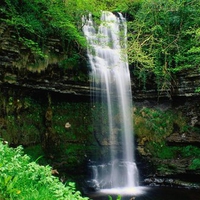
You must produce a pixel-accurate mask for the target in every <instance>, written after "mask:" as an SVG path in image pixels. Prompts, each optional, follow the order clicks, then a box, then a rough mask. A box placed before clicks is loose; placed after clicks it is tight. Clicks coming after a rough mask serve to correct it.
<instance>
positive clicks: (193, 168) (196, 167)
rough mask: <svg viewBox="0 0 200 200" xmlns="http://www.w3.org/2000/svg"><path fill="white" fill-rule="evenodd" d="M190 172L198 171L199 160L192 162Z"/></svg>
mask: <svg viewBox="0 0 200 200" xmlns="http://www.w3.org/2000/svg"><path fill="white" fill-rule="evenodd" d="M189 168H190V169H191V170H197V169H200V158H195V159H193V160H192V163H191V164H190V167H189Z"/></svg>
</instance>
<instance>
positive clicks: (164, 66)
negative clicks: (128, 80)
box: [128, 0, 200, 95]
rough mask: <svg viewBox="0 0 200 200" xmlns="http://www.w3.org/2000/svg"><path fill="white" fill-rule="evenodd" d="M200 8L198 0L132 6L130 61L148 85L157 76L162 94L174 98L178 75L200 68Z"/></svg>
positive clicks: (149, 1)
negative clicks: (175, 79) (172, 91)
mask: <svg viewBox="0 0 200 200" xmlns="http://www.w3.org/2000/svg"><path fill="white" fill-rule="evenodd" d="M199 8H200V2H199V1H198V0H190V1H188V0H183V1H171V0H167V1H163V0H147V1H141V2H140V3H139V4H137V6H136V5H135V3H134V1H133V3H130V4H129V9H128V14H129V18H131V19H133V20H131V21H130V22H129V26H128V29H129V30H128V33H129V35H128V36H129V45H128V46H129V47H128V54H129V62H130V63H133V64H134V73H135V74H136V75H137V76H138V78H139V79H140V80H142V81H143V83H144V85H145V84H146V79H147V77H152V74H153V75H154V76H153V77H154V80H155V81H156V83H157V87H158V91H159V92H162V91H163V90H165V91H168V93H169V95H170V92H171V88H173V83H174V76H175V75H176V73H178V72H180V71H185V70H187V69H196V68H197V67H198V66H199V64H200V58H199V49H200V46H199V44H200V43H199V39H200V36H199V35H200V34H199V25H200V20H199V18H197V17H196V16H198V15H199V14H200V9H199ZM133 11H134V12H133Z"/></svg>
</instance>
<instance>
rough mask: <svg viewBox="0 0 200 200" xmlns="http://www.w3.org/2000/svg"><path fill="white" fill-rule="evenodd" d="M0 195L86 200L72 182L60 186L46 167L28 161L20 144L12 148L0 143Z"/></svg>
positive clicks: (12, 197) (22, 197)
mask: <svg viewBox="0 0 200 200" xmlns="http://www.w3.org/2000/svg"><path fill="white" fill-rule="evenodd" d="M0 151H1V156H0V173H1V176H0V198H2V199H16V200H17V199H20V200H21V199H26V200H28V199H31V200H34V199H35V200H36V199H37V200H38V199H44V200H47V199H48V200H64V199H67V200H87V199H88V198H87V197H82V196H81V193H80V192H79V191H76V190H75V183H72V182H69V183H68V184H66V185H64V184H63V183H61V182H60V181H59V179H58V178H57V177H54V176H52V175H51V167H50V166H48V165H47V166H40V165H38V164H37V163H35V162H30V158H29V157H28V156H27V155H25V154H23V149H22V147H21V146H19V147H17V148H15V149H13V148H9V147H8V145H4V144H3V143H2V142H0Z"/></svg>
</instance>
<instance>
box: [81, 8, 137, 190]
mask: <svg viewBox="0 0 200 200" xmlns="http://www.w3.org/2000/svg"><path fill="white" fill-rule="evenodd" d="M83 32H84V34H85V37H86V39H87V42H88V58H89V64H90V67H91V73H90V76H91V82H92V83H91V89H92V96H93V108H94V112H95V116H94V118H95V120H94V129H95V134H96V135H97V137H102V138H101V139H103V140H104V142H103V146H106V147H109V152H108V154H107V158H106V160H105V161H104V160H103V161H101V163H100V164H94V165H91V166H90V167H91V170H92V171H93V179H95V181H96V182H98V184H99V186H100V188H101V189H103V188H126V187H128V188H129V187H135V186H138V170H137V167H136V164H135V157H134V138H133V119H132V93H131V80H130V72H129V68H128V59H127V53H126V49H127V46H126V44H127V41H126V40H127V27H126V20H125V18H124V17H123V16H122V15H121V14H120V13H118V14H117V16H116V15H114V14H113V13H111V12H108V11H103V12H102V15H101V19H100V25H99V26H98V27H97V26H96V25H95V23H94V21H93V19H92V15H91V14H90V15H89V17H83ZM99 110H100V111H101V112H100V111H99ZM105 133H109V136H108V137H107V138H104V136H105ZM98 135H99V136H98Z"/></svg>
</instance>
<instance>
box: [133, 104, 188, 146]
mask: <svg viewBox="0 0 200 200" xmlns="http://www.w3.org/2000/svg"><path fill="white" fill-rule="evenodd" d="M174 124H176V125H177V126H178V127H179V129H180V131H181V132H182V131H183V129H184V127H185V126H186V119H185V118H184V117H183V116H182V114H181V113H178V114H177V113H172V112H171V111H170V110H167V111H166V110H165V111H163V110H160V109H154V108H147V107H143V108H141V109H140V108H139V109H135V110H134V128H135V133H136V135H137V136H138V137H139V138H145V140H146V141H154V142H161V141H163V140H164V139H165V138H166V137H167V136H169V135H170V134H171V133H172V132H173V129H174Z"/></svg>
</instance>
